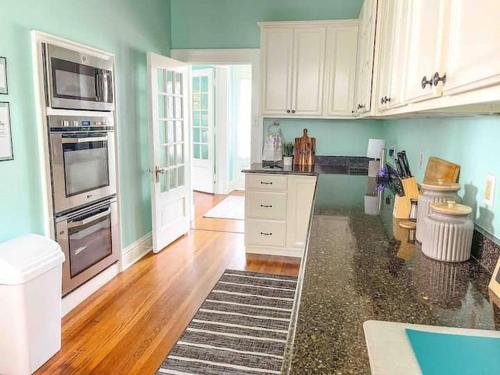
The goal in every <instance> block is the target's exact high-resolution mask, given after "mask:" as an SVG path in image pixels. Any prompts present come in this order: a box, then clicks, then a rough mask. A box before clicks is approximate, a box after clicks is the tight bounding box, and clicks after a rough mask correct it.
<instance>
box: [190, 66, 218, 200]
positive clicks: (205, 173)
mask: <svg viewBox="0 0 500 375" xmlns="http://www.w3.org/2000/svg"><path fill="white" fill-rule="evenodd" d="M191 82H192V91H191V92H192V99H193V101H192V108H191V110H192V129H191V130H192V131H191V134H192V150H193V152H192V173H191V176H192V187H193V190H196V191H202V192H205V193H214V187H215V131H214V129H215V105H214V91H215V90H214V69H212V68H208V69H197V70H193V71H192V73H191Z"/></svg>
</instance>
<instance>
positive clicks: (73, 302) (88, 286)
mask: <svg viewBox="0 0 500 375" xmlns="http://www.w3.org/2000/svg"><path fill="white" fill-rule="evenodd" d="M119 273H120V267H119V265H118V263H115V264H113V265H112V266H111V267H109V268H107V269H105V270H104V271H102V272H101V273H100V274H98V275H97V276H95V277H94V278H92V279H90V280H89V281H87V282H86V283H85V284H83V285H82V286H80V287H78V288H77V289H75V290H74V291H72V292H71V293H69V294H68V295H66V296H65V297H64V298H63V299H62V316H64V315H66V314H67V313H69V312H70V311H71V310H73V309H74V308H75V307H76V306H78V305H79V304H80V303H82V302H83V301H84V300H85V299H87V298H88V297H89V296H90V295H91V294H92V293H94V292H96V291H97V290H98V289H99V288H101V287H102V286H103V285H104V284H106V283H107V282H108V281H110V280H111V279H112V278H113V277H115V276H116V275H118V274H119Z"/></svg>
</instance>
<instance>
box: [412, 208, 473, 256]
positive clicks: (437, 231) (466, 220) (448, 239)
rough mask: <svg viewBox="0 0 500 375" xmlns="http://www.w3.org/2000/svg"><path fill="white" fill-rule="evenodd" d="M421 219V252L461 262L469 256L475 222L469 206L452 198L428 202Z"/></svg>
mask: <svg viewBox="0 0 500 375" xmlns="http://www.w3.org/2000/svg"><path fill="white" fill-rule="evenodd" d="M430 208H431V214H430V215H429V216H427V217H426V218H425V219H424V220H425V222H426V224H425V233H424V234H423V235H424V241H423V242H422V252H423V253H424V254H425V255H426V256H428V257H429V258H432V259H436V260H440V261H444V262H464V261H466V260H468V259H469V258H470V253H471V246H472V235H473V233H474V223H473V221H472V217H471V212H472V208H470V207H469V206H465V205H463V204H459V203H456V202H453V201H449V202H444V203H431V205H430Z"/></svg>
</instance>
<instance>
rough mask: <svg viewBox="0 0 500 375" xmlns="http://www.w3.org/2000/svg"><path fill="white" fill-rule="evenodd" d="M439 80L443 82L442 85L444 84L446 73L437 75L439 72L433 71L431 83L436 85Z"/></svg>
mask: <svg viewBox="0 0 500 375" xmlns="http://www.w3.org/2000/svg"><path fill="white" fill-rule="evenodd" d="M439 82H443V85H445V84H446V73H444V74H443V76H440V75H439V72H436V73H434V77H432V84H433V85H434V86H437V85H438V83H439Z"/></svg>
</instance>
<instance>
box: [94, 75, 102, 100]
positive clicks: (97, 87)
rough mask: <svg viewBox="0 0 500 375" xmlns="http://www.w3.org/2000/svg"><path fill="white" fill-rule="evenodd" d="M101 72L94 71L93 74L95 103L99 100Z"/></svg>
mask: <svg viewBox="0 0 500 375" xmlns="http://www.w3.org/2000/svg"><path fill="white" fill-rule="evenodd" d="M101 81H102V80H101V70H100V69H96V71H95V74H94V85H95V100H96V102H99V101H100V98H101V87H102V83H101Z"/></svg>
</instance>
